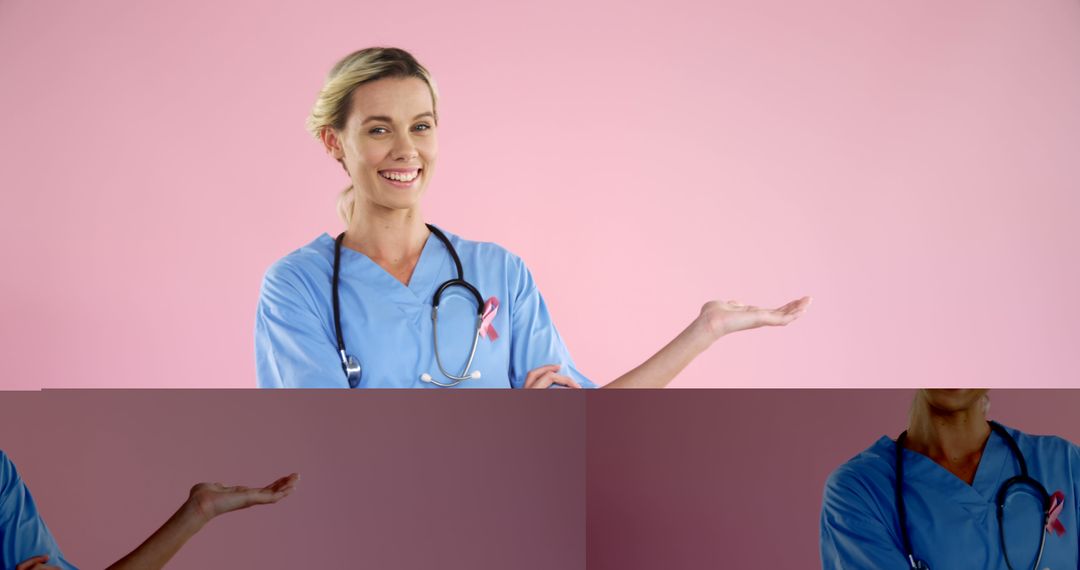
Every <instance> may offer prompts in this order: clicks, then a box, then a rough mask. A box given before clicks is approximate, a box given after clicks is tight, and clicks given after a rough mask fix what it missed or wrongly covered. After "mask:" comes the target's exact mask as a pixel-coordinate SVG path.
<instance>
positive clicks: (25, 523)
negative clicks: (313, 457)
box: [0, 451, 299, 570]
mask: <svg viewBox="0 0 1080 570" xmlns="http://www.w3.org/2000/svg"><path fill="white" fill-rule="evenodd" d="M297 480H299V476H298V475H296V474H295V473H294V474H292V475H289V476H287V477H282V478H280V479H278V480H277V481H274V482H273V483H271V484H269V485H267V486H266V487H263V488H261V489H250V488H248V487H225V486H223V485H221V484H220V483H199V484H198V485H195V486H194V487H192V488H191V492H190V493H189V495H188V499H187V501H185V502H184V504H183V505H181V507H180V509H179V510H177V511H176V513H175V514H174V515H173V516H172V517H171V518H169V520H168V521H166V522H165V524H164V525H162V526H161V528H159V529H158V530H157V532H155V533H154V534H152V535H150V538H147V539H146V541H145V542H143V543H142V544H141V545H139V547H138V548H136V549H135V550H133V551H132V552H131V553H130V554H128V555H127V556H125V557H123V558H121V559H120V560H119V561H117V562H116V563H114V564H112V565H111V566H109V569H108V570H135V569H138V570H155V569H158V568H162V567H164V566H165V563H166V562H168V561H169V559H171V558H172V557H173V556H174V555H175V554H176V553H177V552H178V551H179V550H180V547H182V546H183V545H184V543H186V542H187V541H188V540H189V539H190V538H191V537H192V536H194V535H195V533H197V532H199V530H201V529H202V527H203V526H204V525H206V523H208V522H210V520H211V519H213V518H214V517H217V516H218V515H221V514H225V513H227V512H230V511H235V510H239V509H244V508H247V507H250V506H253V505H265V504H270V503H276V502H278V501H280V500H281V499H283V498H285V497H286V496H288V495H289V493H291V492H292V490H293V487H294V486H295V485H296V482H297ZM0 563H2V565H3V566H2V567H3V568H4V569H5V570H11V569H14V570H60V569H65V570H70V569H73V568H75V566H74V565H72V564H71V563H70V562H68V561H67V560H66V559H64V555H63V554H61V553H60V547H59V546H57V544H56V540H55V539H53V536H52V533H50V532H49V528H48V527H46V526H45V522H44V521H43V520H41V516H40V515H39V514H38V510H37V506H36V505H35V504H34V498H33V497H32V496H31V495H30V490H29V489H28V488H27V487H26V485H25V484H24V483H23V481H22V478H20V477H19V472H18V471H16V470H15V464H14V463H12V462H11V460H10V459H8V457H7V455H6V454H5V453H4V452H3V451H0Z"/></svg>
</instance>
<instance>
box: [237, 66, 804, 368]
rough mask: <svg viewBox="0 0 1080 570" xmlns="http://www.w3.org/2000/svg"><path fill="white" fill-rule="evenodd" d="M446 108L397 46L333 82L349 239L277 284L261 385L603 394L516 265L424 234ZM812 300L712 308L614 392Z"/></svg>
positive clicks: (306, 250)
mask: <svg viewBox="0 0 1080 570" xmlns="http://www.w3.org/2000/svg"><path fill="white" fill-rule="evenodd" d="M436 102H437V94H436V90H435V84H434V82H433V80H432V79H431V76H430V75H429V73H428V71H427V70H426V69H425V68H424V67H423V66H421V65H420V64H419V63H418V62H417V61H416V60H415V59H413V57H412V56H411V55H409V54H408V53H407V52H405V51H403V50H400V49H393V48H370V49H365V50H361V51H358V52H355V53H353V54H351V55H349V56H348V57H346V58H345V59H343V60H341V61H340V62H338V63H337V65H335V66H334V68H333V69H332V70H331V72H330V75H329V77H328V78H327V81H326V84H325V85H324V87H323V89H322V91H321V92H320V94H319V98H318V101H317V102H316V104H315V107H314V109H313V111H312V113H311V116H310V117H309V119H308V129H309V131H310V132H311V133H312V135H314V136H315V137H316V138H317V139H318V140H319V141H321V142H322V144H323V146H324V148H325V149H326V152H327V154H329V155H330V156H331V157H333V158H334V159H335V160H336V161H338V162H339V163H340V164H341V166H342V167H343V168H344V170H345V172H346V174H348V176H349V178H350V181H351V185H350V186H349V187H348V188H347V189H346V190H345V192H344V193H343V194H342V196H341V199H340V200H339V204H338V210H339V213H340V214H341V216H342V218H343V219H344V221H345V224H346V226H347V229H346V231H345V232H344V233H342V234H341V235H340V236H339V237H338V239H336V240H335V239H334V238H332V237H330V236H329V235H325V234H324V235H322V236H320V237H318V238H316V239H315V240H314V241H313V242H311V243H309V244H308V245H306V246H304V247H302V248H300V249H299V250H297V251H295V252H293V253H291V254H289V255H288V256H286V257H285V258H284V259H282V260H280V261H278V262H277V263H275V264H274V265H273V266H272V267H271V268H270V269H269V270H268V271H267V273H266V276H265V278H264V280H263V284H262V290H261V293H260V299H259V308H258V314H257V319H256V341H255V346H256V361H257V372H258V381H259V385H260V386H261V387H267V388H271V387H272V388H281V387H286V388H315V387H341V388H344V387H382V388H404V387H438V386H461V387H472V388H479V387H486V388H498V387H502V388H506V387H514V388H547V387H550V386H553V385H558V386H566V387H572V388H582V387H594V386H595V385H594V384H593V383H592V382H591V381H589V379H588V378H586V377H585V375H583V374H582V373H581V372H580V371H579V370H577V368H576V367H575V365H574V362H573V360H572V359H571V358H570V354H569V351H568V350H567V349H566V346H565V345H564V344H563V341H562V338H561V337H560V336H559V333H558V331H556V329H555V326H554V324H553V323H552V322H551V316H550V314H549V313H548V310H547V307H546V305H545V304H544V300H543V297H542V296H541V295H540V292H539V291H538V290H537V287H536V284H535V282H534V281H533V278H532V275H531V274H530V273H529V270H528V269H527V268H526V267H525V264H524V263H523V262H522V261H521V259H520V258H518V257H517V256H515V255H513V254H512V253H510V252H508V251H506V250H505V249H503V248H501V247H499V246H498V245H495V244H492V243H480V242H473V241H468V240H465V239H463V238H460V237H458V236H456V235H453V234H451V233H450V232H446V231H443V230H440V229H439V228H436V227H434V226H431V225H427V224H425V223H424V218H423V215H422V214H421V211H420V202H421V198H422V197H423V195H424V193H425V190H426V189H427V186H428V184H429V183H430V181H431V179H432V176H433V175H434V172H435V166H436V162H437V160H436V159H437V157H438V137H437V133H438V130H437V125H438V111H437V108H436ZM335 268H336V271H335ZM335 276H336V277H335ZM457 278H461V280H459V281H454V280H455V279H457ZM447 282H450V283H451V284H450V285H449V286H447V288H445V289H444V288H443V286H442V285H441V284H444V283H447ZM335 284H336V286H335ZM335 294H336V295H337V298H336V300H335ZM436 299H438V301H439V302H438V303H436V302H435V301H436ZM335 303H337V304H338V309H337V310H335ZM808 303H809V298H805V297H804V298H803V299H799V300H797V301H793V302H791V303H788V304H787V305H784V306H783V307H781V308H779V309H775V310H765V309H759V308H757V307H752V306H744V305H740V304H738V303H734V302H730V303H725V302H719V301H713V302H709V303H706V304H705V306H704V307H703V308H702V310H701V312H700V314H699V315H698V318H697V319H695V320H694V321H693V323H692V324H691V325H690V326H689V327H687V328H686V330H684V331H683V332H682V333H681V334H679V336H677V337H676V338H675V339H674V340H673V341H672V342H671V343H669V344H668V345H667V346H665V347H664V348H663V349H662V350H661V351H660V352H658V353H657V354H656V355H654V356H653V357H652V358H650V359H649V360H647V361H646V362H645V363H644V364H642V365H641V366H639V367H637V368H635V369H634V370H632V371H630V372H629V373H627V374H624V375H623V376H621V377H619V378H617V379H616V380H614V381H612V382H611V383H609V384H608V385H607V386H605V387H612V388H614V387H663V386H665V385H667V384H668V382H670V381H671V379H672V378H674V377H675V375H676V374H678V372H679V371H680V370H682V369H683V368H684V367H685V366H686V365H687V364H689V363H690V361H691V360H693V359H694V357H696V356H697V355H698V354H700V353H701V352H702V351H703V350H705V349H706V348H707V347H708V346H709V345H710V344H712V343H713V342H714V341H715V340H716V339H718V338H720V337H721V336H723V335H724V334H727V333H730V332H735V331H738V330H743V329H749V328H755V327H759V326H764V325H785V324H787V323H789V322H791V321H792V320H794V319H796V318H797V317H798V316H799V315H801V314H802V312H803V311H804V310H805V308H806V306H807V304H808ZM436 305H437V307H438V310H437V311H436V310H435V307H436Z"/></svg>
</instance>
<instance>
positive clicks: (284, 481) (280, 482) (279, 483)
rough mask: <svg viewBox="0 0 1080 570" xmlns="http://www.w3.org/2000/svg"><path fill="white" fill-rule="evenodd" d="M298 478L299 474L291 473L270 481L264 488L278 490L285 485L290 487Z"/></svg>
mask: <svg viewBox="0 0 1080 570" xmlns="http://www.w3.org/2000/svg"><path fill="white" fill-rule="evenodd" d="M299 480H300V475H299V474H298V473H291V474H289V475H286V476H284V477H279V478H278V479H277V480H276V481H274V482H273V483H270V484H269V485H267V486H266V487H265V488H266V489H270V490H271V491H280V490H282V489H285V488H286V487H292V486H293V485H295V484H296V482H297V481H299Z"/></svg>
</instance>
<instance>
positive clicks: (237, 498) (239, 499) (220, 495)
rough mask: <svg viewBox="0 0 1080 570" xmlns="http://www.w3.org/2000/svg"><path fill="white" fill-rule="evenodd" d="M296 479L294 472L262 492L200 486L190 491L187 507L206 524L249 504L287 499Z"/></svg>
mask: <svg viewBox="0 0 1080 570" xmlns="http://www.w3.org/2000/svg"><path fill="white" fill-rule="evenodd" d="M299 480H300V475H298V474H296V473H293V474H292V475H287V476H285V477H282V478H280V479H278V480H277V481H274V482H273V483H270V484H269V485H267V486H265V487H263V488H261V489H252V488H250V487H241V486H237V487H226V486H224V485H222V484H221V483H199V484H198V485H195V486H194V487H192V488H191V494H190V495H189V496H188V504H190V505H191V506H192V507H193V508H194V509H195V511H196V512H197V513H198V514H199V515H201V516H202V517H203V518H204V520H206V521H209V520H210V519H212V518H214V517H216V516H218V515H222V514H225V513H228V512H231V511H236V510H240V509H246V508H248V507H250V506H252V505H267V504H271V503H276V502H278V501H280V500H281V499H284V498H285V497H287V496H288V495H289V493H291V492H292V490H293V488H294V487H296V482H297V481H299Z"/></svg>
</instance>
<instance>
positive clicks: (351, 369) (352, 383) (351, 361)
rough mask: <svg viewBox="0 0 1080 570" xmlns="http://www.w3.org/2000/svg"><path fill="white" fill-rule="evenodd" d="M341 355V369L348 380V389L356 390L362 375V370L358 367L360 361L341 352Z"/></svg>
mask: <svg viewBox="0 0 1080 570" xmlns="http://www.w3.org/2000/svg"><path fill="white" fill-rule="evenodd" d="M340 354H341V367H342V368H343V369H344V370H345V377H346V378H348V379H349V387H350V388H356V387H357V386H359V385H360V377H361V376H362V374H363V369H362V368H361V367H360V361H359V360H357V359H356V357H355V356H353V355H351V354H345V351H344V350H342V351H341V352H340Z"/></svg>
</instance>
